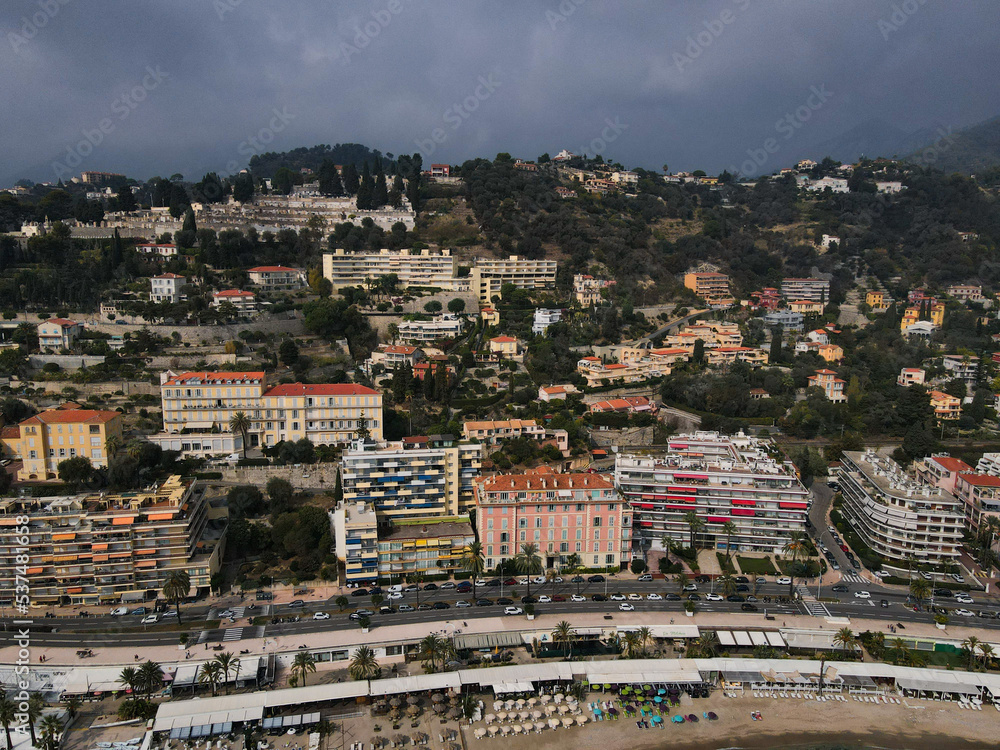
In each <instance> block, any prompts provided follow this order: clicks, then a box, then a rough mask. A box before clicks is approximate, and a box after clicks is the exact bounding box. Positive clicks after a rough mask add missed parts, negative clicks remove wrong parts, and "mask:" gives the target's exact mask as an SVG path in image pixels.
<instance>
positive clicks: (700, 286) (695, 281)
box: [684, 271, 736, 307]
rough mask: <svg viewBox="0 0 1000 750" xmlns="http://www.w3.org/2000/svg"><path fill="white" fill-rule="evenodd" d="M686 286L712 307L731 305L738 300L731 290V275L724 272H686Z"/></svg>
mask: <svg viewBox="0 0 1000 750" xmlns="http://www.w3.org/2000/svg"><path fill="white" fill-rule="evenodd" d="M684 286H686V287H687V288H688V289H690V290H691V291H693V292H694V293H695V294H696V295H698V296H699V297H701V298H702V299H703V300H705V302H706V303H707V304H708V305H709V306H710V307H729V306H730V305H732V304H733V303H735V302H736V300H735V299H733V295H732V293H731V292H730V291H729V277H728V276H726V274H724V273H714V272H708V271H705V272H700V273H688V274H684Z"/></svg>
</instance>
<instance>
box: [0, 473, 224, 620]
mask: <svg viewBox="0 0 1000 750" xmlns="http://www.w3.org/2000/svg"><path fill="white" fill-rule="evenodd" d="M223 511H224V509H223ZM224 518H225V513H224V512H220V513H216V512H215V511H214V510H213V509H212V508H211V507H210V505H209V503H208V501H207V500H206V499H205V493H204V492H203V491H201V490H200V489H198V488H197V487H196V484H195V482H194V481H193V480H183V479H181V477H179V476H172V477H169V478H168V479H166V480H165V481H164V482H163V483H162V484H161V485H160V486H158V487H153V488H151V489H145V490H138V491H130V492H127V493H123V494H120V495H119V494H106V493H104V492H101V493H94V494H82V495H72V496H68V497H67V496H61V497H42V498H33V497H19V498H2V499H0V526H5V527H8V528H14V527H17V528H26V532H24V533H23V534H18V535H14V534H4V535H3V537H4V538H3V539H0V598H4V599H11V598H13V585H14V583H15V580H14V578H15V577H14V572H15V571H16V570H17V565H16V564H15V562H16V559H17V556H18V555H20V554H24V553H22V552H20V551H19V549H18V547H20V546H26V547H28V552H27V556H28V560H29V562H28V563H27V566H26V568H27V569H26V575H27V578H28V580H29V581H30V582H31V598H32V601H33V602H35V603H36V604H39V605H52V604H89V605H97V604H110V603H114V602H133V601H143V600H146V599H149V598H153V597H156V596H157V593H158V591H159V590H161V589H162V588H163V585H164V584H165V583H166V580H167V578H168V577H169V576H170V574H171V573H173V572H176V571H185V572H186V573H188V575H189V576H190V577H191V594H192V595H194V594H197V593H198V591H199V589H201V590H203V591H204V590H206V589H208V587H209V584H210V582H211V578H212V575H213V574H214V573H217V572H218V571H219V564H220V561H221V558H222V553H223V551H224V546H225V542H224V540H225V529H226V524H225V520H224ZM24 519H27V520H24ZM17 536H27V537H28V542H27V544H23V545H22V544H21V543H20V540H18V539H17Z"/></svg>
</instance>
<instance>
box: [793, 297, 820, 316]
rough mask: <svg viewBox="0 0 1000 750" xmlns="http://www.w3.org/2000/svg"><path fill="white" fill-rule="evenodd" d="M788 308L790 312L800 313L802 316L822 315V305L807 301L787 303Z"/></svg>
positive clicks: (799, 300) (800, 300) (798, 300)
mask: <svg viewBox="0 0 1000 750" xmlns="http://www.w3.org/2000/svg"><path fill="white" fill-rule="evenodd" d="M788 308H789V309H790V310H791V311H792V312H797V313H802V314H803V315H812V314H822V312H823V303H822V302H816V301H814V300H809V299H797V300H793V301H791V302H789V303H788Z"/></svg>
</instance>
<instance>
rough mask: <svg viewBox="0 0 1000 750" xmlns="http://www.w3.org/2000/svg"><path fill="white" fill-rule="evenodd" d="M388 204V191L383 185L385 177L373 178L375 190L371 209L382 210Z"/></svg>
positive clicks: (381, 175) (382, 175)
mask: <svg viewBox="0 0 1000 750" xmlns="http://www.w3.org/2000/svg"><path fill="white" fill-rule="evenodd" d="M388 202H389V191H388V189H387V188H386V184H385V175H384V174H380V175H378V177H376V178H375V190H374V194H373V195H372V208H382V206H384V205H385V204H386V203H388Z"/></svg>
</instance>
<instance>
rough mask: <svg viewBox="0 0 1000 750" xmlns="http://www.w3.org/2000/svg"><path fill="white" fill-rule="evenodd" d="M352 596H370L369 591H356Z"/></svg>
mask: <svg viewBox="0 0 1000 750" xmlns="http://www.w3.org/2000/svg"><path fill="white" fill-rule="evenodd" d="M351 596H368V589H354V591H352V592H351Z"/></svg>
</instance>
